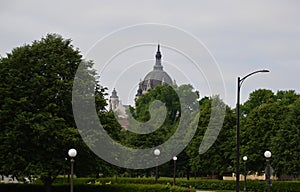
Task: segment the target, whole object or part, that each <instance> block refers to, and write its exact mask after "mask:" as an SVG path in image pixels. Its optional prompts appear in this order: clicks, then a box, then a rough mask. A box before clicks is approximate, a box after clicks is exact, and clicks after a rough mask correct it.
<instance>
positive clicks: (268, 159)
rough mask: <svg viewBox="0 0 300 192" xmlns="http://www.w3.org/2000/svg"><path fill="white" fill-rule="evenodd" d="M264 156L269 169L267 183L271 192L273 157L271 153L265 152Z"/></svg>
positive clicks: (267, 170)
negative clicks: (271, 159)
mask: <svg viewBox="0 0 300 192" xmlns="http://www.w3.org/2000/svg"><path fill="white" fill-rule="evenodd" d="M264 156H265V158H266V162H267V169H266V181H267V186H268V192H270V188H271V167H270V158H271V156H272V153H271V151H265V153H264Z"/></svg>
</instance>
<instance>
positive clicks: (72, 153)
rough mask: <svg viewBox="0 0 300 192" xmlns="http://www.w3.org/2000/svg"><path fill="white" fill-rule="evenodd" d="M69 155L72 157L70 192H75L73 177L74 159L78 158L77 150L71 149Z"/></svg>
mask: <svg viewBox="0 0 300 192" xmlns="http://www.w3.org/2000/svg"><path fill="white" fill-rule="evenodd" d="M68 155H69V156H70V157H71V160H70V161H71V182H70V183H71V187H70V191H71V192H73V186H74V180H73V175H74V162H75V160H74V158H75V157H76V155H77V151H76V149H70V150H69V151H68Z"/></svg>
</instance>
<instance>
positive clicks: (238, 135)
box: [236, 69, 269, 192]
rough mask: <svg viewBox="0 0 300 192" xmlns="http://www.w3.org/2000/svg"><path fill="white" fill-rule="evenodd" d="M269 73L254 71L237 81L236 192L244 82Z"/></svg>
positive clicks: (237, 188) (237, 187) (238, 181)
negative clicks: (256, 75) (241, 94)
mask: <svg viewBox="0 0 300 192" xmlns="http://www.w3.org/2000/svg"><path fill="white" fill-rule="evenodd" d="M264 72H269V70H266V69H263V70H258V71H254V72H252V73H249V74H248V75H246V76H245V77H243V78H240V77H238V79H237V104H236V105H237V106H236V110H237V112H236V115H237V118H236V192H239V191H240V91H241V87H242V84H243V82H244V81H245V79H247V78H248V77H250V76H251V75H254V74H256V73H264Z"/></svg>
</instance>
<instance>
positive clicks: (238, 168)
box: [236, 77, 241, 192]
mask: <svg viewBox="0 0 300 192" xmlns="http://www.w3.org/2000/svg"><path fill="white" fill-rule="evenodd" d="M240 82H241V80H240V77H238V79H237V104H236V110H237V112H236V115H237V117H236V192H239V191H240V88H241V85H240Z"/></svg>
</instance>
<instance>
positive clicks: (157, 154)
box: [154, 149, 160, 183]
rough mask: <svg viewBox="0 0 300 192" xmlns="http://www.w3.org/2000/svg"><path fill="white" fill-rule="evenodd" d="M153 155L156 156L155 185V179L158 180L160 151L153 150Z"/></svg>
mask: <svg viewBox="0 0 300 192" xmlns="http://www.w3.org/2000/svg"><path fill="white" fill-rule="evenodd" d="M154 155H155V156H156V171H155V183H157V179H158V156H159V155H160V150H159V149H155V150H154Z"/></svg>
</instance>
